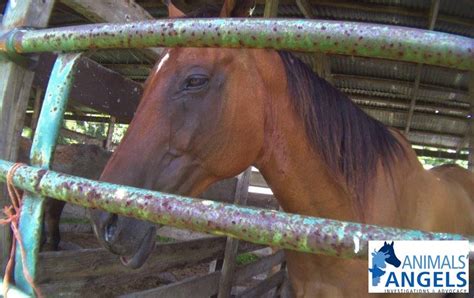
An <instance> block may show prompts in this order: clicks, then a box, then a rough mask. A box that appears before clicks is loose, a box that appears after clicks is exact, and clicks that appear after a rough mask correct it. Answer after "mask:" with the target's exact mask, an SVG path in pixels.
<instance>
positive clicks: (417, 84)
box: [404, 63, 423, 134]
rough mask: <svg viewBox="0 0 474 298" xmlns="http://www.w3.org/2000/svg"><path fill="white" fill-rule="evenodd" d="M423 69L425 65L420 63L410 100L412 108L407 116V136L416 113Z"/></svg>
mask: <svg viewBox="0 0 474 298" xmlns="http://www.w3.org/2000/svg"><path fill="white" fill-rule="evenodd" d="M422 68H423V64H421V63H418V64H417V65H416V76H415V84H414V85H413V88H412V89H411V99H410V108H409V109H408V116H407V124H406V126H405V130H404V132H405V134H408V133H409V132H410V126H411V122H412V120H413V113H414V111H415V104H416V95H417V93H418V89H419V88H420V80H421V70H422Z"/></svg>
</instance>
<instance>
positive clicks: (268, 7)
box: [263, 0, 280, 18]
mask: <svg viewBox="0 0 474 298" xmlns="http://www.w3.org/2000/svg"><path fill="white" fill-rule="evenodd" d="M279 2H280V1H279V0H265V10H264V11H263V17H264V18H276V17H277V16H278V5H279Z"/></svg>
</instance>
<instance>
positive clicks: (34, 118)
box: [30, 88, 43, 131]
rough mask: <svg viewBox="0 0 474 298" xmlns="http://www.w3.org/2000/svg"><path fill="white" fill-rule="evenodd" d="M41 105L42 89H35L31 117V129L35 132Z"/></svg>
mask: <svg viewBox="0 0 474 298" xmlns="http://www.w3.org/2000/svg"><path fill="white" fill-rule="evenodd" d="M42 105H43V89H41V88H36V90H35V101H34V104H33V115H32V116H31V123H30V126H31V129H32V130H33V131H35V130H36V125H37V124H38V119H39V114H40V112H41V106H42Z"/></svg>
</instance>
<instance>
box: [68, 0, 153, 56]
mask: <svg viewBox="0 0 474 298" xmlns="http://www.w3.org/2000/svg"><path fill="white" fill-rule="evenodd" d="M61 3H62V4H64V5H66V6H68V7H69V8H71V9H73V10H74V11H76V12H77V13H79V14H81V15H83V16H84V17H85V18H87V19H88V20H90V21H92V22H95V23H104V22H105V23H124V22H135V21H145V20H152V19H153V17H152V16H151V15H150V14H149V13H148V12H147V11H146V10H145V9H143V8H142V7H141V6H140V5H138V4H137V3H136V2H135V1H134V0H128V1H123V0H101V1H97V0H61ZM135 51H140V52H141V53H143V54H145V56H146V57H148V58H149V59H150V60H151V61H156V60H157V59H158V57H159V56H160V55H161V52H162V50H161V49H158V48H157V49H141V50H138V49H137V50H135Z"/></svg>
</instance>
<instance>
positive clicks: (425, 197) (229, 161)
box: [92, 1, 474, 297]
mask: <svg viewBox="0 0 474 298" xmlns="http://www.w3.org/2000/svg"><path fill="white" fill-rule="evenodd" d="M234 2H236V3H239V5H238V6H236V7H234ZM248 2H250V3H251V4H253V2H254V1H226V2H225V5H224V9H222V11H221V12H220V16H222V17H228V16H242V14H241V12H246V11H248V10H247V7H242V5H247V4H248ZM169 7H170V16H171V17H180V16H182V13H181V12H180V11H179V10H178V9H177V8H175V7H173V6H172V5H170V6H169ZM217 14H219V12H218V11H217ZM196 16H197V17H208V16H216V14H213V13H212V11H211V10H209V11H206V12H203V13H199V14H196ZM250 165H254V166H256V167H257V168H258V169H259V170H260V171H261V173H262V174H263V176H264V177H265V180H266V181H267V182H268V184H269V186H270V187H271V189H272V190H273V192H274V194H275V197H276V198H277V199H278V201H279V202H280V204H281V206H282V207H283V209H284V210H285V211H287V212H291V213H299V214H305V215H312V216H320V217H326V218H332V219H338V220H345V221H358V222H364V223H370V224H377V225H383V226H395V227H401V228H409V229H421V230H426V231H444V232H452V233H461V234H469V235H472V234H474V206H473V202H472V201H471V196H470V193H469V190H468V188H469V187H470V189H471V190H472V189H473V187H474V183H473V180H472V176H471V174H470V173H469V172H467V171H464V172H462V173H461V172H460V176H463V177H465V179H466V181H467V183H466V185H465V184H463V183H457V182H456V181H453V180H454V179H451V178H449V177H448V178H447V177H445V175H443V174H441V173H439V172H436V171H425V170H424V169H423V167H422V165H421V164H420V162H419V161H418V158H417V156H416V154H415V152H414V151H413V150H412V149H411V147H410V144H409V143H408V142H407V141H406V140H405V138H404V137H403V136H402V135H401V134H400V133H398V132H395V131H392V130H389V129H387V128H386V127H384V125H382V124H381V123H380V122H378V121H376V120H374V119H372V118H370V117H369V116H367V115H366V114H365V113H364V112H363V111H362V110H360V109H359V108H358V107H357V106H356V105H355V104H354V103H352V101H351V100H350V99H349V98H347V97H346V96H345V95H344V94H342V93H341V92H340V91H338V90H337V89H336V88H334V87H333V86H331V85H330V84H328V83H327V82H326V81H324V80H322V79H321V78H319V77H317V76H316V75H315V74H314V73H313V72H312V71H311V70H310V68H309V67H307V66H306V65H305V64H304V63H302V62H301V61H300V60H298V59H297V58H296V57H295V56H294V55H292V54H290V53H287V52H282V51H280V52H279V51H275V50H257V49H214V48H173V49H167V50H166V51H165V52H164V55H163V57H162V59H161V60H160V61H159V62H158V63H157V65H156V66H155V67H154V69H153V71H152V73H151V75H150V77H149V78H148V80H147V82H146V88H145V92H144V95H143V98H142V100H141V102H140V105H139V107H138V110H137V112H136V114H135V117H134V119H133V120H132V123H131V125H130V127H129V129H128V132H127V134H126V136H125V138H124V139H123V141H122V143H121V144H120V145H119V147H118V148H117V150H116V151H115V153H114V154H113V156H112V158H111V160H110V161H109V163H108V164H107V166H106V168H105V170H104V172H103V174H102V177H101V180H104V181H108V182H112V183H119V184H126V185H131V186H136V187H142V188H148V189H155V190H161V191H165V192H172V193H178V194H183V195H188V196H198V195H199V194H200V193H202V192H203V191H204V190H205V189H206V188H207V187H208V186H209V185H211V184H212V183H213V182H215V181H218V180H221V179H224V178H228V177H232V176H235V175H237V174H238V173H240V172H242V171H243V170H245V169H246V168H247V167H248V166H250ZM463 179H464V178H463ZM467 184H469V185H467ZM92 218H93V220H94V222H95V226H96V232H97V234H98V237H99V240H100V241H101V242H102V243H103V245H104V246H105V247H107V248H108V249H109V250H111V251H112V252H114V253H117V254H119V255H121V256H122V261H123V262H124V264H126V265H129V266H131V267H138V266H141V265H142V264H143V263H144V262H145V260H146V257H147V256H148V254H149V252H150V251H151V248H152V247H153V242H154V238H153V232H154V228H153V225H151V224H149V223H145V222H140V221H137V220H135V219H131V218H125V217H118V216H116V215H113V214H107V213H105V212H102V211H97V210H96V211H93V212H92ZM287 262H288V271H289V276H290V280H291V283H292V286H293V288H294V291H295V294H296V295H297V296H298V297H316V296H317V297H321V296H328V297H358V296H366V295H367V285H368V282H367V278H368V271H367V262H366V261H361V260H347V259H339V258H335V257H327V256H322V255H311V254H305V253H299V252H293V251H288V252H287Z"/></svg>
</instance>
